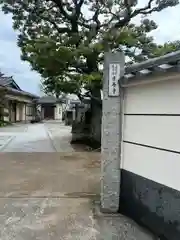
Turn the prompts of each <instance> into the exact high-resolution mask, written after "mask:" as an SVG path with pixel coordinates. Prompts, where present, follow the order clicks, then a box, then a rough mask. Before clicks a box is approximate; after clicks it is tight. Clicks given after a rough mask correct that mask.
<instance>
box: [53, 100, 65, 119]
mask: <svg viewBox="0 0 180 240" xmlns="http://www.w3.org/2000/svg"><path fill="white" fill-rule="evenodd" d="M54 110H55V119H56V120H62V112H63V108H62V104H60V103H59V104H56V107H55V109H54Z"/></svg>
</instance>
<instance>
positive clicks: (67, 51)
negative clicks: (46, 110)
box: [0, 0, 179, 97]
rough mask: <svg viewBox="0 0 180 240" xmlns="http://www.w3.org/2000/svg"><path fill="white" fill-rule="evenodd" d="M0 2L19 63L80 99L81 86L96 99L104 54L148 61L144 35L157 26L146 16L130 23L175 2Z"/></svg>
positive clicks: (150, 48)
mask: <svg viewBox="0 0 180 240" xmlns="http://www.w3.org/2000/svg"><path fill="white" fill-rule="evenodd" d="M0 4H1V6H2V10H3V11H4V13H12V15H13V26H14V29H17V30H18V31H19V32H20V34H19V37H18V45H19V47H20V48H21V50H22V59H23V60H27V61H29V62H30V64H31V66H32V68H33V69H34V70H36V71H38V72H39V73H40V74H41V75H42V77H43V78H44V83H43V84H44V85H45V86H46V88H47V90H48V89H49V90H48V91H55V92H56V93H57V94H59V93H58V92H59V91H62V92H69V93H71V92H73V93H77V94H79V95H80V94H81V91H80V90H81V88H82V87H84V88H86V89H87V90H89V91H90V92H91V95H94V96H97V97H100V91H99V90H100V89H101V79H102V73H101V71H100V66H101V64H102V61H103V54H104V52H105V51H108V50H111V51H115V50H123V51H124V53H125V55H126V56H128V57H129V60H130V61H129V63H132V62H133V61H142V60H144V59H148V58H149V56H152V52H155V49H156V47H157V46H156V44H155V43H154V42H153V38H152V37H149V36H148V33H149V32H150V31H152V30H153V29H155V28H156V27H157V26H156V24H155V22H154V21H150V20H148V19H145V18H143V19H142V21H141V23H140V24H139V25H135V24H133V23H132V22H131V20H132V19H133V18H135V17H136V16H138V15H140V16H143V17H145V16H147V15H148V14H151V13H153V12H160V11H161V10H163V9H165V8H167V7H173V6H176V5H177V4H179V1H178V0H148V2H147V4H146V5H145V6H144V7H142V8H139V7H138V5H137V1H132V0H91V1H87V0H13V1H9V0H0ZM158 51H159V50H158ZM158 51H156V54H157V52H158ZM50 89H51V90H50Z"/></svg>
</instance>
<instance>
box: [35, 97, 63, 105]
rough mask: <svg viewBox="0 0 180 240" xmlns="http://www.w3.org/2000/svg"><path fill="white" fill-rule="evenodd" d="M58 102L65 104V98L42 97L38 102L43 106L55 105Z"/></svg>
mask: <svg viewBox="0 0 180 240" xmlns="http://www.w3.org/2000/svg"><path fill="white" fill-rule="evenodd" d="M58 102H60V103H62V102H64V98H56V97H54V96H43V97H40V98H39V100H38V103H40V104H43V103H52V104H55V103H58Z"/></svg>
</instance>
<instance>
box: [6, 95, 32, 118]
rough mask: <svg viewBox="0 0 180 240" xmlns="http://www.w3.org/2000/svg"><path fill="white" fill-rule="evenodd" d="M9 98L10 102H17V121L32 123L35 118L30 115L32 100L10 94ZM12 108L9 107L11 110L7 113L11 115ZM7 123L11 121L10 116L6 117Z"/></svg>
mask: <svg viewBox="0 0 180 240" xmlns="http://www.w3.org/2000/svg"><path fill="white" fill-rule="evenodd" d="M7 98H8V99H9V102H11V101H14V102H16V121H17V122H18V121H23V122H25V121H31V120H32V118H33V116H32V114H30V112H32V111H30V108H32V107H30V104H31V103H32V100H31V99H30V98H27V97H23V96H13V95H10V94H8V95H7ZM28 105H29V106H28ZM11 108H12V107H11V106H10V105H9V108H7V109H6V111H7V112H8V113H9V115H10V111H12V110H11ZM4 120H5V121H10V116H7V117H4Z"/></svg>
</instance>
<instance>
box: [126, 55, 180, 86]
mask: <svg viewBox="0 0 180 240" xmlns="http://www.w3.org/2000/svg"><path fill="white" fill-rule="evenodd" d="M175 72H179V73H180V51H176V52H172V53H168V54H166V55H164V56H161V57H157V58H152V59H149V60H147V61H144V62H142V63H135V64H132V65H130V66H127V67H125V75H124V77H123V78H122V79H121V81H122V83H127V82H129V81H133V80H139V79H146V78H148V77H153V76H158V75H163V74H166V73H175Z"/></svg>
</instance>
